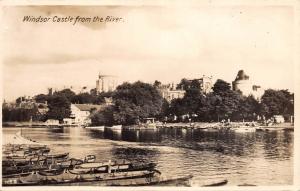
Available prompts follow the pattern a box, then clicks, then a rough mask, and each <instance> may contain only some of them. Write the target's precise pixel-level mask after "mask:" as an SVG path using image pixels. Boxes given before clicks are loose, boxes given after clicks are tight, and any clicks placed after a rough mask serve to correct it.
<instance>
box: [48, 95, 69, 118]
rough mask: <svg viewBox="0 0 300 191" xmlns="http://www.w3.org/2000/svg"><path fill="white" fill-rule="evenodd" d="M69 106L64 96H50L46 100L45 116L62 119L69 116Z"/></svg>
mask: <svg viewBox="0 0 300 191" xmlns="http://www.w3.org/2000/svg"><path fill="white" fill-rule="evenodd" d="M70 106H71V102H70V101H69V100H68V99H67V98H66V97H65V96H62V95H54V96H52V97H51V99H50V100H49V102H48V107H49V111H48V113H47V118H48V119H57V120H59V121H62V120H63V118H68V117H70V114H71V109H70Z"/></svg>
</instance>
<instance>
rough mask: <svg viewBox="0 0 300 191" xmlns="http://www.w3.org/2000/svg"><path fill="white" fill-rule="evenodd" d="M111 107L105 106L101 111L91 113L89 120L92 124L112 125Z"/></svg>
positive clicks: (112, 109)
mask: <svg viewBox="0 0 300 191" xmlns="http://www.w3.org/2000/svg"><path fill="white" fill-rule="evenodd" d="M113 111H114V108H113V107H107V108H105V109H104V110H102V111H98V112H96V113H92V115H91V120H92V124H94V125H106V126H112V125H113V123H114V116H113Z"/></svg>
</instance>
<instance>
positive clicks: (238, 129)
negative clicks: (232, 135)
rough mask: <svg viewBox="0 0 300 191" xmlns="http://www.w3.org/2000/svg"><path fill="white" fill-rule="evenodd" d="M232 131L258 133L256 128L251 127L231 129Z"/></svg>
mask: <svg viewBox="0 0 300 191" xmlns="http://www.w3.org/2000/svg"><path fill="white" fill-rule="evenodd" d="M230 130H233V131H234V132H236V133H247V132H249V133H251V132H255V131H256V127H250V126H240V127H233V128H230Z"/></svg>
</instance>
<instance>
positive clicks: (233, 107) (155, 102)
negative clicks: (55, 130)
mask: <svg viewBox="0 0 300 191" xmlns="http://www.w3.org/2000/svg"><path fill="white" fill-rule="evenodd" d="M160 86H161V82H159V81H155V82H154V84H153V85H151V84H147V83H143V82H140V81H138V82H135V83H123V84H122V85H120V86H118V87H117V89H116V90H115V91H113V92H106V93H100V94H97V93H96V90H95V89H93V90H91V92H90V93H80V94H75V93H74V92H72V91H71V90H70V89H64V90H62V91H58V92H54V93H53V95H45V94H39V95H36V96H35V97H34V100H35V102H36V103H43V104H46V103H47V105H48V109H49V110H48V112H47V113H46V114H41V113H40V112H39V111H38V109H39V108H38V106H37V105H33V107H29V108H22V107H20V104H22V103H21V102H22V100H24V99H26V98H25V97H19V98H18V99H17V100H16V104H17V107H14V108H7V107H3V108H2V117H3V121H29V120H30V119H31V118H32V119H33V120H46V119H48V118H51V119H58V120H60V121H62V119H63V118H65V117H69V115H70V113H71V111H70V105H71V103H79V104H102V103H104V102H105V98H107V97H112V100H113V105H112V106H110V107H107V108H106V109H104V110H101V111H99V112H97V113H94V114H93V115H92V122H93V123H94V124H96V125H112V124H135V123H138V122H139V121H140V120H141V119H143V118H147V117H155V118H157V119H160V120H165V119H167V120H170V121H172V120H174V119H176V121H186V120H190V119H192V120H193V121H221V120H227V119H230V120H234V121H241V120H248V121H249V120H257V119H258V117H259V116H260V117H262V116H264V117H265V118H266V119H268V118H271V117H272V116H274V115H283V116H284V117H285V118H286V119H289V117H290V116H291V115H293V114H294V94H291V93H290V92H288V91H287V90H273V89H268V90H266V91H265V93H264V95H263V96H262V97H261V100H260V101H259V100H257V99H255V98H254V97H252V96H247V97H246V96H243V95H242V94H240V93H239V92H236V91H233V90H232V89H231V87H230V84H229V83H227V82H225V81H223V80H220V79H218V80H217V81H216V83H215V84H214V86H213V92H211V93H208V94H203V93H202V92H201V91H200V84H199V81H198V80H196V79H195V80H187V79H182V80H181V82H180V84H179V85H178V86H177V89H179V88H180V89H184V90H185V91H186V93H185V96H184V97H183V98H181V99H174V100H172V101H171V103H168V102H167V101H166V100H164V99H163V98H162V96H161V95H160V93H159V91H158V89H159V87H160Z"/></svg>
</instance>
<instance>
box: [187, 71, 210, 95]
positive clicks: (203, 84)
mask: <svg viewBox="0 0 300 191" xmlns="http://www.w3.org/2000/svg"><path fill="white" fill-rule="evenodd" d="M194 80H197V81H198V83H199V84H200V91H201V92H202V93H204V94H208V93H210V92H212V88H213V82H212V76H205V75H203V76H202V78H198V79H193V80H189V81H194Z"/></svg>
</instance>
